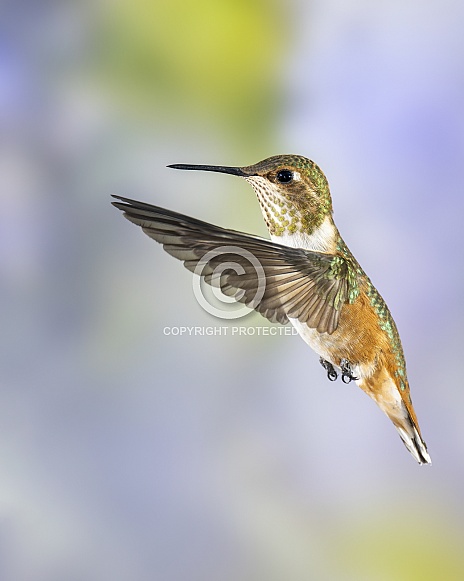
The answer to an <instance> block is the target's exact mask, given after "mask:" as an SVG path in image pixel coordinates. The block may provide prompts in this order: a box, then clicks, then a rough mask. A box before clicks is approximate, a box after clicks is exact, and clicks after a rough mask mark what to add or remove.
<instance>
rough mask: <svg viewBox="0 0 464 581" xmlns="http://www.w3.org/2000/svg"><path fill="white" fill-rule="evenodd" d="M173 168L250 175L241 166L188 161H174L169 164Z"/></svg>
mask: <svg viewBox="0 0 464 581" xmlns="http://www.w3.org/2000/svg"><path fill="white" fill-rule="evenodd" d="M167 167H172V168H173V169H193V170H200V171H216V172H219V173H230V174H232V175H233V176H240V177H241V178H243V177H246V176H248V174H246V173H245V172H244V171H243V170H242V169H241V168H240V167H225V166H222V165H189V164H187V163H174V164H173V165H168V166H167Z"/></svg>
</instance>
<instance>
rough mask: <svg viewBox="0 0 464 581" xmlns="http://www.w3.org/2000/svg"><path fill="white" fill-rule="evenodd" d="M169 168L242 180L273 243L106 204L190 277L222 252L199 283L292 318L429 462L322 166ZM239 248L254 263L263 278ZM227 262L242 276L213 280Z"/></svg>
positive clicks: (387, 330) (278, 162)
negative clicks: (250, 189) (248, 186)
mask: <svg viewBox="0 0 464 581" xmlns="http://www.w3.org/2000/svg"><path fill="white" fill-rule="evenodd" d="M168 167H171V168H174V169H184V170H204V171H213V172H222V173H227V174H232V175H235V176H239V177H242V178H244V179H245V180H246V181H247V182H249V183H250V184H251V186H252V187H253V189H254V191H255V192H256V195H257V197H258V201H259V204H260V206H261V211H262V214H263V217H264V220H265V222H266V225H267V227H268V229H269V233H270V236H271V240H272V241H269V240H266V239H264V238H260V237H257V236H252V235H250V234H244V233H242V232H237V231H234V230H227V229H224V228H220V227H219V226H214V225H212V224H208V223H207V222H202V221H200V220H196V219H195V218H191V217H189V216H186V215H183V214H178V213H177V212H173V211H171V210H166V209H164V208H160V207H157V206H152V205H150V204H146V203H142V202H138V201H135V200H130V199H127V198H123V197H120V196H113V197H114V198H116V199H118V200H119V201H117V202H113V205H114V206H116V207H117V208H119V209H120V210H122V211H123V212H124V216H125V217H126V218H127V219H128V220H130V221H131V222H133V223H134V224H137V225H138V226H140V227H141V228H142V230H143V231H144V232H145V233H146V234H148V236H150V237H151V238H153V239H154V240H156V241H157V242H160V243H161V244H163V246H164V249H165V250H166V251H167V252H168V253H169V254H171V255H172V256H174V257H175V258H178V259H180V260H182V261H183V262H184V265H185V266H186V267H187V268H188V269H189V270H191V271H195V270H196V269H197V267H198V264H199V263H200V262H201V260H202V258H203V257H204V256H206V255H207V254H208V253H210V252H211V251H214V250H219V251H220V250H221V248H222V249H223V252H218V253H217V254H215V253H214V252H213V253H212V254H210V255H209V256H212V258H211V259H210V260H209V262H208V264H207V265H206V268H205V269H203V271H202V276H203V277H204V280H205V281H206V282H207V283H209V284H216V285H219V286H220V288H221V290H222V291H223V292H224V293H225V294H226V295H229V296H234V297H235V298H236V300H238V301H240V302H242V303H245V304H246V305H248V306H249V307H252V308H253V309H255V310H256V311H258V312H259V313H261V314H262V315H263V316H264V317H266V318H268V319H269V320H270V321H272V322H279V323H283V324H285V323H288V322H290V323H291V324H292V325H293V326H294V327H295V328H296V329H297V331H298V333H299V334H300V335H301V337H302V338H303V339H304V341H306V343H307V344H308V345H309V346H310V347H311V348H312V349H313V350H314V351H315V352H316V353H317V354H318V355H319V356H320V363H321V365H322V366H323V367H324V369H325V370H326V372H327V377H328V378H329V379H330V380H331V381H334V380H335V379H337V377H338V374H339V373H341V378H342V381H343V382H345V383H349V382H350V381H355V382H356V383H357V385H358V386H359V387H360V388H361V389H362V390H363V391H364V392H366V393H367V395H369V396H370V397H371V398H372V399H373V400H374V401H375V402H376V403H377V405H378V406H379V407H380V409H381V410H382V411H383V412H385V414H386V415H387V416H388V417H389V418H390V420H391V421H392V422H393V424H394V425H395V428H396V429H397V430H398V433H399V435H400V437H401V439H402V441H403V442H404V444H405V446H406V448H407V449H408V450H409V452H410V453H411V454H412V455H413V456H414V458H415V459H416V460H417V461H418V462H419V464H430V463H431V459H430V456H429V454H428V452H427V446H426V444H425V442H424V440H423V439H422V436H421V432H420V429H419V424H418V421H417V417H416V414H415V411H414V408H413V405H412V401H411V396H410V392H409V384H408V379H407V376H406V364H405V359H404V355H403V348H402V345H401V341H400V337H399V335H398V331H397V328H396V325H395V322H394V320H393V318H392V316H391V314H390V311H389V310H388V307H387V305H386V304H385V302H384V300H383V299H382V297H381V296H380V294H379V293H378V291H377V290H376V288H375V287H374V285H373V284H372V282H371V281H370V280H369V278H368V277H367V275H366V274H365V272H364V271H363V270H362V268H361V266H360V265H359V263H358V262H357V260H356V259H355V258H354V256H353V255H352V254H351V252H350V250H349V249H348V247H347V246H346V244H345V242H344V241H343V239H342V237H341V236H340V234H339V232H338V229H337V227H336V226H335V223H334V221H333V218H332V213H333V209H332V199H331V195H330V190H329V185H328V182H327V179H326V177H325V175H324V173H323V172H322V170H321V169H320V168H319V167H318V166H317V165H316V164H315V163H314V162H313V161H311V160H309V159H307V158H305V157H302V156H298V155H277V156H274V157H270V158H268V159H265V160H263V161H260V162H259V163H256V164H255V165H250V166H246V167H223V166H209V165H186V164H175V165H170V166H168ZM240 250H243V251H244V252H245V253H246V252H248V253H251V254H252V255H254V256H255V257H256V258H257V260H258V261H259V263H260V264H261V266H262V269H261V276H259V275H258V273H257V271H256V269H255V268H254V267H253V266H252V265H250V263H249V261H248V260H247V259H245V258H244V257H243V255H242V254H241V252H240ZM231 261H233V262H235V263H238V264H240V265H241V266H242V267H243V268H242V269H241V271H240V272H235V271H233V270H230V269H229V270H224V271H223V272H222V274H221V276H220V277H219V280H217V278H216V279H214V271H215V269H216V267H217V266H218V265H220V263H221V262H222V263H225V262H228V263H229V264H230V262H231ZM197 272H198V271H197ZM263 277H264V279H265V280H264V281H263V280H261V279H262V278H263ZM260 285H262V287H263V288H262V292H260V293H258V290H259V287H260Z"/></svg>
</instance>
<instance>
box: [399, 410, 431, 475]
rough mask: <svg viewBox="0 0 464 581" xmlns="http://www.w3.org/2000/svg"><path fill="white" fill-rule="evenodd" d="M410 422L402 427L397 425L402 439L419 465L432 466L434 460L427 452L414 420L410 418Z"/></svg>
mask: <svg viewBox="0 0 464 581" xmlns="http://www.w3.org/2000/svg"><path fill="white" fill-rule="evenodd" d="M408 420H409V421H406V422H404V423H403V425H402V426H399V425H397V424H395V427H396V429H397V430H398V433H399V435H400V438H401V439H402V440H403V443H404V445H405V446H406V448H407V449H408V450H409V452H410V453H411V454H412V455H413V456H414V458H415V459H416V460H417V461H418V462H419V464H431V463H432V459H431V458H430V455H429V453H428V452H427V445H426V444H425V442H424V440H423V439H422V436H421V435H420V433H419V430H418V429H417V428H416V426H415V425H414V423H413V422H412V420H411V419H410V418H408Z"/></svg>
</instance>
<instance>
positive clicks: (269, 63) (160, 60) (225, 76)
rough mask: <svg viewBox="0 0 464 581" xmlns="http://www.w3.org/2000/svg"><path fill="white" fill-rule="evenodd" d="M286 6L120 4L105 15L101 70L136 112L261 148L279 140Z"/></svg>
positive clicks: (197, 0) (192, 0) (205, 0)
mask: <svg viewBox="0 0 464 581" xmlns="http://www.w3.org/2000/svg"><path fill="white" fill-rule="evenodd" d="M284 7H285V5H284V4H282V3H281V2H277V1H270V2H265V1H260V0H254V1H246V0H239V1H234V0H225V1H221V2H215V1H214V0H186V1H183V2H150V0H135V1H134V2H130V3H129V2H125V1H124V0H119V1H117V2H114V3H112V5H111V7H110V9H109V10H104V11H102V12H101V13H100V18H99V19H98V24H97V26H98V43H99V47H98V50H97V54H98V57H97V60H96V62H95V63H94V64H95V65H96V70H97V72H98V75H99V77H100V79H102V78H104V79H105V81H106V82H107V83H108V88H110V89H111V91H112V92H113V96H117V98H118V99H120V100H121V103H125V104H126V105H129V107H130V108H131V109H132V110H134V109H137V110H138V111H139V112H140V113H142V114H144V115H146V113H147V111H149V112H150V114H151V115H152V116H154V117H162V118H163V119H166V117H169V118H171V119H175V120H176V121H177V122H178V123H182V122H191V121H192V120H195V121H197V122H198V121H200V120H201V121H203V122H206V123H207V125H210V126H215V127H216V129H217V130H219V131H221V130H222V131H224V132H227V134H228V138H229V139H231V140H234V139H235V140H237V142H239V143H241V144H242V145H245V146H246V147H248V148H250V149H252V148H253V147H259V146H262V145H263V143H266V141H267V140H269V139H270V138H271V137H272V136H273V135H274V130H273V118H274V116H275V115H277V112H278V105H279V100H280V92H281V90H282V87H281V82H280V81H281V79H280V72H281V64H282V59H283V58H284V56H285V52H286V49H287V48H288V42H287V40H288V36H289V32H290V31H289V21H288V19H287V18H283V17H282V16H283V12H284ZM103 8H105V6H103ZM199 124H200V123H199ZM244 136H246V138H245V139H244Z"/></svg>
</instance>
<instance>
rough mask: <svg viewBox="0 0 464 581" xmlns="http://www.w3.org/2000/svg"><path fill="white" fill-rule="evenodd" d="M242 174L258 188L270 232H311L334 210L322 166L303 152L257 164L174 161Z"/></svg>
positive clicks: (183, 166)
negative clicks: (207, 163) (229, 165)
mask: <svg viewBox="0 0 464 581" xmlns="http://www.w3.org/2000/svg"><path fill="white" fill-rule="evenodd" d="M169 167H174V168H176V169H196V170H206V171H215V172H222V173H229V174H233V175H237V176H240V177H243V178H244V179H246V181H248V182H249V183H250V184H251V185H252V186H253V189H254V190H255V192H256V195H257V197H258V200H259V203H260V205H261V210H262V212H263V216H264V219H265V221H266V224H267V226H268V228H269V231H270V233H271V234H273V235H275V236H281V235H283V234H293V233H296V232H306V233H311V232H313V231H314V230H315V229H316V228H318V227H319V226H320V225H321V224H322V222H323V221H324V218H326V217H327V216H328V215H330V214H331V213H332V199H331V197H330V190H329V184H328V182H327V179H326V177H325V175H324V174H323V172H322V170H321V169H320V168H319V167H318V166H317V165H316V164H315V163H314V162H313V161H311V160H310V159H307V158H306V157H303V156H301V155H275V156H273V157H268V158H267V159H264V160H263V161H260V162H258V163H256V164H254V165H249V166H245V167H223V166H207V165H183V164H181V165H173V166H169Z"/></svg>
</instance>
